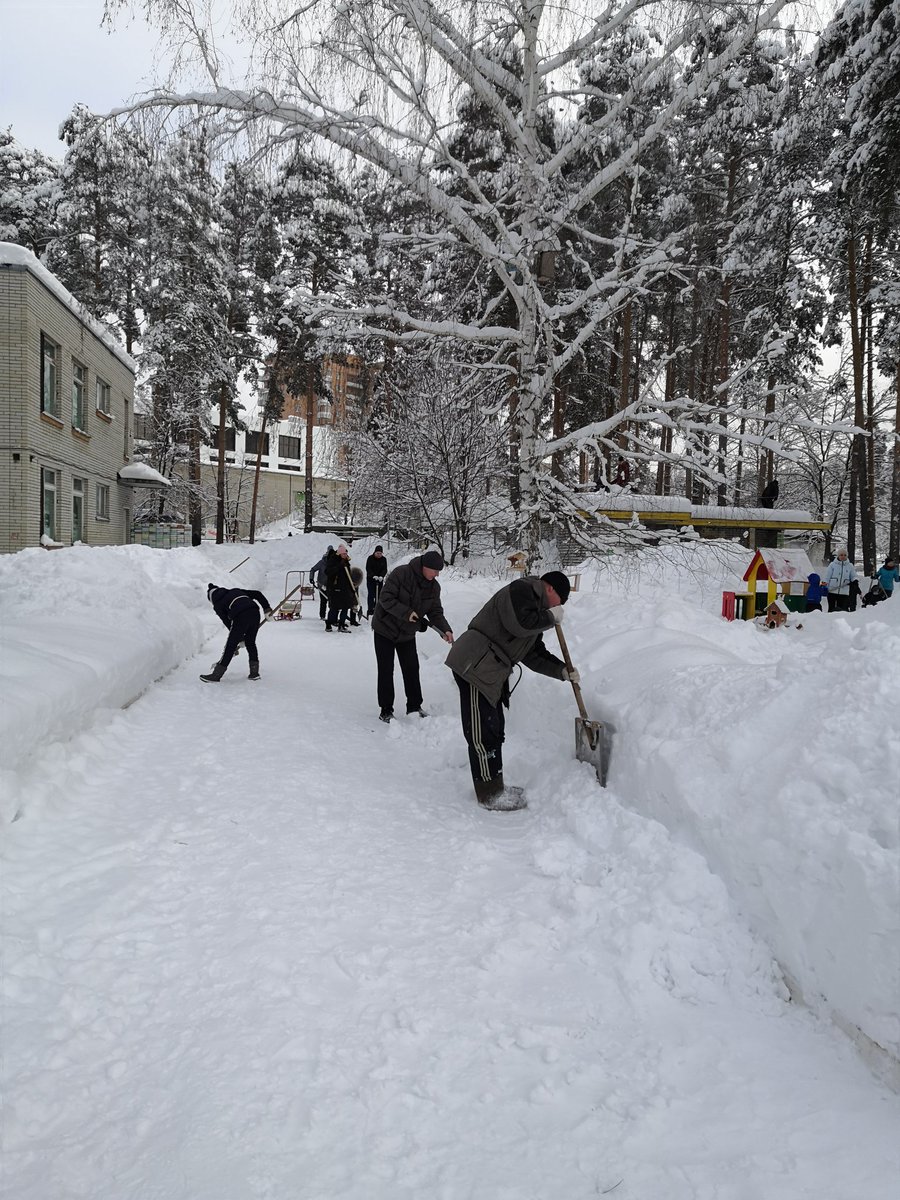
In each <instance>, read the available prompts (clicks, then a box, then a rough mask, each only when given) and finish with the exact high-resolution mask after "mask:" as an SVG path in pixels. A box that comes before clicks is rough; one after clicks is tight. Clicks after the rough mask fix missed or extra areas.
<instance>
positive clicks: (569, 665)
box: [556, 625, 590, 721]
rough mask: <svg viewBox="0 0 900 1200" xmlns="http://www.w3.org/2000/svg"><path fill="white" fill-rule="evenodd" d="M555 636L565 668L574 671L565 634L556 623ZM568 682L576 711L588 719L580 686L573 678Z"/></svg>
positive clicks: (583, 719)
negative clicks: (573, 695) (573, 696)
mask: <svg viewBox="0 0 900 1200" xmlns="http://www.w3.org/2000/svg"><path fill="white" fill-rule="evenodd" d="M556 636H557V637H558V638H559V648H560V650H562V656H563V660H564V662H565V664H566V670H567V671H574V670H575V668H574V667H573V666H572V656H571V654H569V646H568V643H567V642H566V635H565V634H564V633H563V631H562V625H557V627H556ZM569 683H571V685H572V691H573V692H574V693H575V703H576V704H577V705H578V711H579V712H580V713H581V719H582V721H589V720H590V717H589V716H588V714H587V709H586V708H585V707H584V698H583V696H582V695H581V688H580V687H579V686H578V684H577V683H576V682H575V680H574V679H570V680H569Z"/></svg>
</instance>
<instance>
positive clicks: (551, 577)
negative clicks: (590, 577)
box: [541, 571, 572, 604]
mask: <svg viewBox="0 0 900 1200" xmlns="http://www.w3.org/2000/svg"><path fill="white" fill-rule="evenodd" d="M541 579H542V580H543V581H544V583H549V584H550V586H551V587H552V588H553V590H554V592H556V594H557V596H559V602H560V604H565V602H566V601H567V600H568V598H569V592H570V591H571V589H572V585H571V584H570V583H569V580H568V576H566V575H563V573H562V571H548V572H547V574H546V575H542V576H541Z"/></svg>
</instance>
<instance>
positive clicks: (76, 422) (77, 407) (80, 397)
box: [72, 362, 87, 433]
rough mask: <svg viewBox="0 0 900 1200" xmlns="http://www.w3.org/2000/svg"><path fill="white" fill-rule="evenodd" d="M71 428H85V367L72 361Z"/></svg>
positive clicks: (82, 429) (84, 429) (82, 430)
mask: <svg viewBox="0 0 900 1200" xmlns="http://www.w3.org/2000/svg"><path fill="white" fill-rule="evenodd" d="M72 428H73V429H78V430H80V431H81V432H82V433H84V432H85V431H86V430H87V368H86V367H83V366H82V365H81V363H77V362H73V363H72Z"/></svg>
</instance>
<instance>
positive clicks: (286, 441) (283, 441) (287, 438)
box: [278, 433, 303, 462]
mask: <svg viewBox="0 0 900 1200" xmlns="http://www.w3.org/2000/svg"><path fill="white" fill-rule="evenodd" d="M300 443H301V439H300V438H299V437H293V436H292V435H290V434H286V433H280V434H279V435H278V457H279V458H280V459H281V458H289V459H290V460H291V461H292V462H300V461H301V460H302V458H303V452H302V451H303V447H302V446H301V444H300ZM288 446H296V448H297V453H296V454H290V453H289V452H288V450H287V449H286V447H288Z"/></svg>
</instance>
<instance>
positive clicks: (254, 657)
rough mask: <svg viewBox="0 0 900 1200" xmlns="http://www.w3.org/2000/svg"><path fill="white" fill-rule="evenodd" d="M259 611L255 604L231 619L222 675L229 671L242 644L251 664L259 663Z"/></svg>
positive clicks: (222, 660)
mask: <svg viewBox="0 0 900 1200" xmlns="http://www.w3.org/2000/svg"><path fill="white" fill-rule="evenodd" d="M259 621H260V617H259V609H258V608H257V606H256V605H255V604H251V605H250V607H249V608H243V609H241V611H240V612H237V613H235V614H234V616H233V617H232V619H231V629H229V631H228V641H227V642H226V643H225V649H224V650H223V651H222V657H221V658H220V659H219V662H220V663H221V664H222V674H223V675H224V673H225V671H226V670H227V669H228V664H229V663H230V662H231V660H232V659H233V658H234V655H235V651H236V650H237V648H238V646H239V645H240V644H241V642H243V643H244V645H245V646H246V647H247V657H248V658H249V659H250V662H251V663H258V662H259V651H258V650H257V649H256V635H257V633H259Z"/></svg>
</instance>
